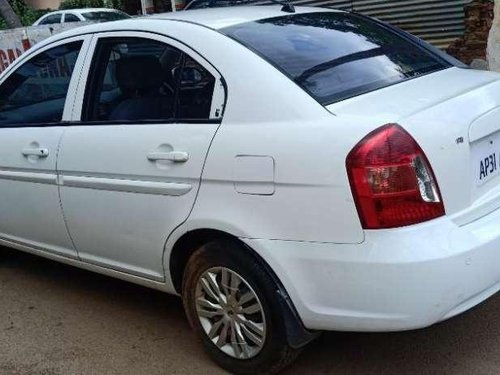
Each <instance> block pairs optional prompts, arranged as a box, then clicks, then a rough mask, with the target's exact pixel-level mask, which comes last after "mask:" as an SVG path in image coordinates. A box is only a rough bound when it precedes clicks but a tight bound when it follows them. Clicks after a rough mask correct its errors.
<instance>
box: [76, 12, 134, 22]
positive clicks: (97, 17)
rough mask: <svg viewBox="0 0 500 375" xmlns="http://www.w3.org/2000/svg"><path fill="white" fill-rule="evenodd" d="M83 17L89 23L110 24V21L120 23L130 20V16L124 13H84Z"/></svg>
mask: <svg viewBox="0 0 500 375" xmlns="http://www.w3.org/2000/svg"><path fill="white" fill-rule="evenodd" d="M82 16H83V17H84V18H85V19H86V20H87V21H94V22H108V21H118V20H124V19H126V18H130V16H129V15H128V14H126V13H123V12H118V11H117V12H104V11H102V12H86V13H82Z"/></svg>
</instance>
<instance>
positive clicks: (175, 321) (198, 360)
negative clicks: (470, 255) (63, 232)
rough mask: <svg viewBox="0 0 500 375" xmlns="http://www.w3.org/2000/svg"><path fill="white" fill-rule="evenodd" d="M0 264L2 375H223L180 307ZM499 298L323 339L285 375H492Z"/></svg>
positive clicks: (108, 285) (29, 263) (33, 265)
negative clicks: (408, 328) (378, 330)
mask: <svg viewBox="0 0 500 375" xmlns="http://www.w3.org/2000/svg"><path fill="white" fill-rule="evenodd" d="M0 251H2V252H4V255H3V256H2V258H1V259H0V317H1V320H0V374H1V375H11V374H30V375H38V374H40V375H42V374H43V375H56V374H57V375H59V374H60V375H67V374H72V375H73V374H75V375H77V374H85V375H92V374H106V375H112V374H120V375H126V374H134V375H136V374H148V375H154V374H221V373H223V372H222V371H221V370H220V369H219V368H217V367H216V366H215V365H214V364H212V363H211V361H210V360H209V359H208V358H207V356H206V355H205V354H204V352H203V351H202V349H201V346H200V345H199V343H198V342H197V340H196V338H195V337H194V336H193V334H192V333H191V331H190V329H189V327H188V324H187V322H186V319H185V318H184V313H183V310H182V305H181V303H180V300H179V299H178V298H176V297H171V296H168V295H165V294H162V293H160V292H156V291H153V290H149V289H146V288H142V287H139V286H135V285H132V284H128V283H125V282H122V281H118V280H114V279H111V278H107V277H103V276H99V275H96V274H93V273H90V272H87V271H82V270H79V269H75V268H72V267H69V266H65V265H61V264H58V263H55V262H51V261H48V260H44V259H40V258H37V257H34V256H31V255H27V254H23V253H19V252H15V251H10V250H3V249H0ZM499 311H500V297H499V296H496V297H494V298H492V299H490V300H489V301H488V302H486V303H484V304H482V305H481V306H479V307H477V308H476V309H474V310H473V311H471V312H469V313H467V314H465V315H463V316H461V317H458V318H455V319H452V320H450V321H448V322H445V323H442V324H439V325H437V326H435V327H432V328H428V329H425V330H421V331H414V332H406V333H393V334H352V333H328V334H324V335H323V336H322V337H321V338H320V339H319V340H318V341H316V342H315V343H314V344H312V345H311V346H309V347H308V348H307V349H306V350H305V351H304V353H303V354H302V356H301V357H300V358H299V360H298V361H297V362H296V363H295V364H294V365H293V366H292V367H291V369H290V370H289V371H287V372H286V373H287V374H336V375H337V374H398V375H401V374H417V373H418V374H440V375H441V374H498V373H500V350H499V348H500V314H499Z"/></svg>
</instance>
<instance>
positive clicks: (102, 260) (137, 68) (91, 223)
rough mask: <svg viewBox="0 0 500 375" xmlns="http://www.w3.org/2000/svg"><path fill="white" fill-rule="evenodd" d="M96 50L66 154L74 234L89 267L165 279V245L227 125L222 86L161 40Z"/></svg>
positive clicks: (111, 38)
mask: <svg viewBox="0 0 500 375" xmlns="http://www.w3.org/2000/svg"><path fill="white" fill-rule="evenodd" d="M93 44H94V46H95V47H94V48H95V52H94V54H93V57H92V56H90V54H89V61H88V65H89V66H90V69H89V71H88V74H85V73H84V74H83V75H82V78H81V83H80V86H81V89H82V90H81V91H80V95H81V98H79V97H78V96H77V97H76V98H75V102H76V103H80V102H83V105H82V106H81V108H80V107H79V106H78V105H77V106H76V107H75V113H74V118H73V120H74V123H73V124H72V126H70V127H68V129H67V131H66V132H65V134H64V136H63V140H62V143H61V149H60V153H59V161H58V172H59V174H60V176H61V180H62V186H61V202H62V206H63V209H64V213H65V218H66V222H67V225H68V229H69V232H70V234H71V237H72V239H73V241H74V243H75V246H76V248H77V250H78V253H79V256H80V258H81V259H82V260H84V261H87V262H90V263H93V264H97V265H101V266H105V267H109V268H112V269H116V270H121V271H125V272H128V273H132V274H135V275H137V276H142V277H147V278H150V279H157V280H161V279H163V278H164V271H163V262H162V257H163V250H164V246H165V242H166V239H167V238H168V236H169V234H170V233H171V232H172V231H173V230H174V229H175V228H176V227H177V226H179V225H180V224H182V222H183V221H185V220H186V219H187V217H188V215H189V212H190V211H191V208H192V206H193V204H194V201H195V197H196V194H197V191H198V187H199V183H200V176H201V173H202V168H203V165H204V162H205V158H206V155H207V152H208V149H209V146H210V143H211V141H212V139H213V137H214V135H215V133H216V131H217V129H218V127H219V124H220V122H221V117H222V109H223V108H222V107H223V102H224V89H223V85H222V82H221V77H220V75H219V74H218V73H217V71H216V70H215V69H214V68H213V67H212V66H211V65H210V64H208V63H207V62H206V61H204V60H203V58H202V57H201V56H199V55H198V54H196V53H195V52H193V51H190V50H186V47H185V46H183V45H182V44H180V43H177V42H175V41H173V40H170V39H168V38H166V37H163V36H155V35H153V34H145V33H130V32H129V33H124V32H116V33H106V34H101V35H97V36H95V37H94V41H93ZM83 88H85V90H83ZM80 99H81V100H80Z"/></svg>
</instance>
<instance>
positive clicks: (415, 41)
mask: <svg viewBox="0 0 500 375" xmlns="http://www.w3.org/2000/svg"><path fill="white" fill-rule="evenodd" d="M321 9H328V10H329V11H328V12H325V11H324V10H323V11H322V10H321ZM330 12H333V13H335V12H339V13H347V14H351V15H353V16H356V17H359V18H361V19H363V20H367V21H370V22H373V23H375V24H376V25H378V26H380V27H382V28H384V29H385V30H388V31H389V32H392V33H393V34H395V35H398V36H399V37H401V38H403V39H404V40H406V41H408V42H409V43H411V44H412V45H414V46H415V47H417V48H418V49H420V50H421V51H423V52H425V53H427V54H429V55H431V56H433V57H435V58H436V59H437V60H439V61H440V62H441V63H443V65H444V67H443V68H441V69H437V70H433V71H430V72H427V73H422V74H420V75H418V76H416V77H408V78H405V79H402V80H401V81H397V82H394V83H390V84H388V85H385V86H383V87H379V88H375V89H368V90H365V91H362V92H358V93H356V94H353V95H349V96H346V97H343V98H341V99H335V100H333V101H327V102H322V101H320V100H319V99H318V98H317V97H316V96H315V95H314V94H313V93H312V92H311V91H310V90H308V89H307V88H306V87H303V86H301V85H299V83H298V82H297V81H296V80H295V79H294V77H293V76H292V75H291V74H289V73H288V72H286V71H285V70H284V69H283V68H281V67H280V66H279V65H278V64H277V63H275V62H274V61H272V60H271V59H269V58H268V57H267V56H265V55H264V54H263V53H261V52H260V51H258V50H256V49H255V48H253V47H252V46H250V45H247V44H245V43H243V42H242V41H240V40H238V39H236V38H234V37H232V36H231V35H228V34H227V33H225V32H224V30H225V29H230V28H231V27H232V26H229V27H227V28H222V29H219V30H216V31H218V32H219V33H221V34H222V35H224V36H226V37H227V38H229V39H231V40H233V41H235V42H236V43H238V44H240V45H242V46H243V47H245V48H246V49H248V50H249V51H252V52H253V53H255V54H256V55H257V56H259V57H260V58H261V59H263V60H264V61H265V62H266V63H268V64H270V65H271V66H273V67H274V68H275V69H276V70H278V71H279V72H280V73H282V74H283V75H284V76H285V77H287V78H288V79H290V80H291V81H292V82H293V83H294V84H295V85H297V87H298V88H299V89H301V90H302V91H304V92H305V93H307V94H308V95H309V96H310V97H311V98H312V99H313V100H314V101H316V102H317V103H318V104H320V105H321V106H322V107H328V106H330V105H332V104H336V103H340V102H342V101H344V100H349V99H352V98H355V97H358V96H361V95H365V94H369V93H371V92H375V91H378V90H382V89H385V88H389V87H392V86H395V85H399V84H401V83H404V82H408V81H411V80H414V79H417V78H421V77H425V76H427V75H430V74H433V73H437V72H440V71H444V70H446V69H450V68H452V67H457V68H466V67H467V66H466V65H464V64H463V63H461V62H460V61H458V60H456V59H455V58H453V57H451V56H448V55H446V54H445V53H443V52H442V53H438V51H439V50H438V49H437V48H436V47H434V46H432V45H429V44H428V43H427V42H425V41H423V40H421V39H419V38H417V37H416V36H414V35H412V34H410V33H407V32H405V31H403V30H401V29H399V28H396V27H395V26H392V25H389V24H387V23H385V22H382V21H380V20H378V19H376V18H372V17H368V16H365V15H362V14H359V13H356V12H345V11H338V10H335V9H334V8H330V7H318V11H317V12H310V13H306V14H315V13H330ZM299 14H302V13H299ZM286 16H289V15H284V16H277V17H276V16H275V17H270V18H263V19H260V20H255V21H249V22H257V21H265V20H270V19H273V18H279V17H286Z"/></svg>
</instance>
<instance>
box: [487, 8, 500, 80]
mask: <svg viewBox="0 0 500 375" xmlns="http://www.w3.org/2000/svg"><path fill="white" fill-rule="evenodd" d="M487 56H488V64H489V67H490V69H491V70H495V71H497V72H500V0H495V18H494V19H493V25H492V27H491V30H490V35H489V38H488V52H487Z"/></svg>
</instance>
